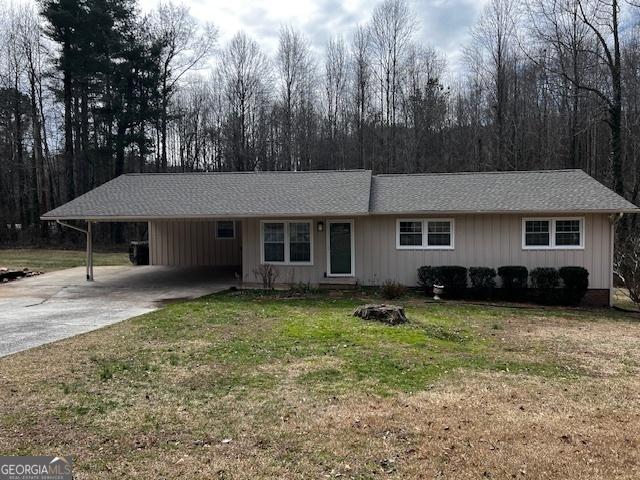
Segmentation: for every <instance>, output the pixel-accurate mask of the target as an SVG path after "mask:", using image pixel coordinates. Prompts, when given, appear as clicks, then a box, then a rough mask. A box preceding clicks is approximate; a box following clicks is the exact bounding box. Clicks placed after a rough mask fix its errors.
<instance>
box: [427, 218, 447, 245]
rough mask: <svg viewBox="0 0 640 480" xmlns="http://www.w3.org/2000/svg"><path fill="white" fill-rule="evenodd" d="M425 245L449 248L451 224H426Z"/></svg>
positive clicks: (445, 222)
mask: <svg viewBox="0 0 640 480" xmlns="http://www.w3.org/2000/svg"><path fill="white" fill-rule="evenodd" d="M428 225H429V229H428V234H427V245H429V246H430V247H436V246H437V247H450V246H451V222H449V221H443V222H432V221H430V222H428Z"/></svg>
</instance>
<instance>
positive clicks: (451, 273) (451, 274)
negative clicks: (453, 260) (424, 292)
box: [438, 265, 467, 298]
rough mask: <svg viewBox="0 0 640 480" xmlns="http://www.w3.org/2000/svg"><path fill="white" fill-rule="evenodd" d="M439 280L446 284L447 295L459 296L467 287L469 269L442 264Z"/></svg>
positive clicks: (445, 291)
mask: <svg viewBox="0 0 640 480" xmlns="http://www.w3.org/2000/svg"><path fill="white" fill-rule="evenodd" d="M438 280H439V281H440V282H442V285H444V295H445V296H446V297H453V298H459V297H461V296H463V295H464V292H465V290H466V289H467V269H466V268H465V267H460V266H457V265H445V266H442V267H440V274H439V277H438Z"/></svg>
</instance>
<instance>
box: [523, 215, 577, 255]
mask: <svg viewBox="0 0 640 480" xmlns="http://www.w3.org/2000/svg"><path fill="white" fill-rule="evenodd" d="M522 248H523V249H525V250H527V249H528V250H536V249H581V248H584V219H583V218H563V217H561V218H523V219H522Z"/></svg>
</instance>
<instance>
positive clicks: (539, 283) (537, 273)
mask: <svg viewBox="0 0 640 480" xmlns="http://www.w3.org/2000/svg"><path fill="white" fill-rule="evenodd" d="M530 275H531V288H537V289H539V290H551V289H553V288H558V287H559V286H560V274H559V273H558V270H556V269H555V268H550V267H539V268H534V269H533V270H531V274H530Z"/></svg>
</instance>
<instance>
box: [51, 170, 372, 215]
mask: <svg viewBox="0 0 640 480" xmlns="http://www.w3.org/2000/svg"><path fill="white" fill-rule="evenodd" d="M370 188H371V172H370V171H368V170H345V171H323V172H260V173H254V172H250V173H192V174H189V173H180V174H130V175H122V176H120V177H118V178H115V179H113V180H111V181H110V182H107V183H105V184H103V185H101V186H99V187H98V188H96V189H94V190H91V191H90V192H87V193H85V194H84V195H82V196H80V197H78V198H76V199H74V200H72V201H70V202H69V203H66V204H64V205H62V206H60V207H58V208H56V209H55V210H52V211H50V212H48V213H46V214H45V215H44V216H43V218H67V219H70V218H83V217H84V218H100V217H127V218H128V217H140V218H153V217H162V216H168V217H179V216H187V217H188V216H191V217H198V216H203V217H204V216H217V215H220V216H238V217H240V216H269V215H287V216H290V215H325V214H326V215H362V214H366V213H367V212H368V211H369V190H370Z"/></svg>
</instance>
